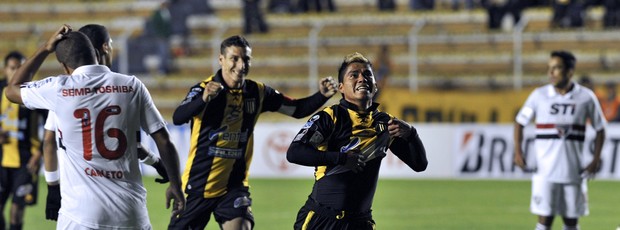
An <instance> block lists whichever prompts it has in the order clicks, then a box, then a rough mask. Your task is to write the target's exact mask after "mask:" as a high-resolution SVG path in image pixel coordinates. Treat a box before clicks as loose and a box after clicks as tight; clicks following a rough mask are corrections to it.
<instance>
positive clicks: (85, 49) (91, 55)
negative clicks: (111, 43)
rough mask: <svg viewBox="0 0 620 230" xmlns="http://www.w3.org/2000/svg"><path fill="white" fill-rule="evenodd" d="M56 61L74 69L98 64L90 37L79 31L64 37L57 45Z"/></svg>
mask: <svg viewBox="0 0 620 230" xmlns="http://www.w3.org/2000/svg"><path fill="white" fill-rule="evenodd" d="M56 59H58V62H60V63H63V64H65V65H66V66H67V67H69V68H72V69H76V68H77V67H80V66H83V65H92V64H96V63H97V58H96V57H95V48H93V45H92V44H91V43H90V40H89V39H88V37H86V35H84V33H82V32H79V31H72V32H69V33H66V34H65V35H63V38H62V40H60V41H59V42H58V44H57V45H56Z"/></svg>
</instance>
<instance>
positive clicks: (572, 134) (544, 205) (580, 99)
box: [514, 51, 607, 230]
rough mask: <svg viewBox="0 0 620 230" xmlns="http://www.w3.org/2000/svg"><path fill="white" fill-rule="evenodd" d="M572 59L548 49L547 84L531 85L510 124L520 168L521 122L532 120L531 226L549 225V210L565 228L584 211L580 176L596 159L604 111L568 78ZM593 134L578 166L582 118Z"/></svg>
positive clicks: (540, 229)
mask: <svg viewBox="0 0 620 230" xmlns="http://www.w3.org/2000/svg"><path fill="white" fill-rule="evenodd" d="M575 64H576V59H575V56H573V54H572V53H570V52H567V51H554V52H551V58H550V59H549V64H548V65H549V69H548V71H547V75H548V76H549V80H550V84H547V85H544V86H542V87H539V88H537V89H535V90H534V91H533V92H532V93H531V94H530V96H529V97H528V98H527V100H526V101H525V104H524V105H523V107H522V108H521V110H520V111H519V113H518V114H517V117H516V123H515V125H514V143H515V156H514V163H515V164H516V165H518V166H519V167H521V168H522V169H525V167H526V162H525V159H524V155H523V150H522V146H521V145H522V142H523V127H524V126H525V125H527V124H528V123H529V122H530V121H531V120H532V119H535V123H536V131H535V132H536V141H535V142H534V143H535V146H536V147H535V148H534V149H535V153H534V154H535V155H536V162H538V165H537V168H538V170H537V171H536V172H535V173H534V175H533V176H532V199H531V203H530V210H531V212H532V213H533V214H535V215H538V223H537V225H536V230H547V229H551V224H552V223H553V218H554V216H555V215H560V216H562V219H563V221H564V229H565V230H576V229H579V225H578V220H579V217H581V216H584V215H587V214H588V199H587V194H586V191H587V188H586V186H587V184H586V181H587V180H586V179H587V178H591V177H592V176H594V174H595V173H596V171H597V170H598V167H599V164H600V162H601V158H600V156H601V149H602V148H603V141H604V140H605V125H606V123H607V121H605V117H604V116H603V113H602V111H601V106H600V105H599V103H598V100H597V98H596V96H595V95H594V93H593V92H592V91H591V90H590V89H588V88H586V87H583V86H581V85H579V84H577V83H575V82H573V81H572V80H571V78H572V77H573V74H574V73H575ZM588 120H589V121H590V123H591V125H592V127H593V128H594V130H596V137H595V139H594V159H593V160H592V162H590V163H589V164H588V165H587V166H586V167H585V168H582V161H583V159H582V156H583V153H582V151H583V142H584V140H585V133H586V124H587V123H588Z"/></svg>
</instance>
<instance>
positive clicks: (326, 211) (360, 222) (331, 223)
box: [293, 198, 375, 230]
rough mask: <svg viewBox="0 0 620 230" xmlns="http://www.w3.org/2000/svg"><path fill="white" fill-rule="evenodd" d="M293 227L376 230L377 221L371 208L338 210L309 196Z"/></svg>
mask: <svg viewBox="0 0 620 230" xmlns="http://www.w3.org/2000/svg"><path fill="white" fill-rule="evenodd" d="M304 226H305V228H304ZM293 228H294V229H296V230H300V229H307V230H312V229H317V230H318V229H321V230H323V229H325V230H327V229H330V230H374V229H375V221H374V220H373V219H372V211H371V210H368V211H365V212H356V213H352V212H347V211H336V210H334V209H331V208H329V207H326V206H323V205H321V204H319V203H317V202H315V201H314V200H312V199H311V198H308V200H307V201H306V204H305V205H304V206H302V207H301V209H300V210H299V213H297V220H296V221H295V225H294V226H293Z"/></svg>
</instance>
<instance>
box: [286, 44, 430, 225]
mask: <svg viewBox="0 0 620 230" xmlns="http://www.w3.org/2000/svg"><path fill="white" fill-rule="evenodd" d="M338 81H339V84H338V90H339V91H340V93H342V97H343V98H342V99H341V100H340V103H339V104H335V105H332V106H330V107H327V108H325V109H324V110H323V111H320V112H318V113H316V114H315V115H314V116H312V117H311V118H310V120H308V122H307V123H306V124H305V125H304V126H303V127H302V129H301V131H299V133H298V134H297V136H295V138H294V139H293V143H291V146H290V147H289V149H288V151H287V153H286V158H287V159H288V161H289V162H291V163H295V164H299V165H305V166H313V167H315V174H314V175H315V182H314V187H313V188H312V192H311V193H310V196H308V200H307V201H306V203H305V205H304V206H303V207H302V208H301V209H300V210H299V213H298V214H297V220H296V221H295V225H294V227H293V228H294V229H303V230H306V229H308V230H309V229H316V230H323V229H343V230H344V229H350V230H366V229H368V230H371V229H375V222H374V220H373V219H372V212H371V206H372V200H373V198H374V195H375V190H376V187H377V181H378V179H379V168H380V167H381V160H382V159H383V158H384V157H385V156H386V154H387V150H388V149H390V150H391V151H392V152H393V153H394V155H396V156H397V157H398V158H399V159H401V160H402V161H403V162H404V163H405V164H407V166H409V167H410V168H411V169H412V170H413V171H416V172H422V171H424V170H426V167H427V165H428V160H427V159H426V150H425V148H424V145H423V144H422V140H420V137H419V136H418V132H417V131H416V129H415V128H414V127H413V126H412V125H409V124H407V123H406V122H404V121H402V120H400V119H398V118H396V117H394V116H392V115H390V114H388V113H385V112H381V111H379V110H378V109H377V108H378V106H379V104H378V103H375V102H373V97H374V94H375V93H376V92H377V91H378V89H377V84H376V80H375V77H374V73H373V70H372V65H371V63H370V62H369V61H368V59H367V58H366V57H364V56H363V55H361V54H360V53H357V52H356V53H353V54H349V55H347V56H346V57H345V58H344V60H343V62H342V64H341V65H340V68H339V69H338Z"/></svg>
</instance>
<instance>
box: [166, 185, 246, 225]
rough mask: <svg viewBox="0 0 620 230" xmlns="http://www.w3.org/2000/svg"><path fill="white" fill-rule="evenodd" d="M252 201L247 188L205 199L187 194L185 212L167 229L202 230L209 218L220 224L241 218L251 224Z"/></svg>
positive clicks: (171, 221) (172, 219) (171, 220)
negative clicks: (213, 218) (212, 217)
mask: <svg viewBox="0 0 620 230" xmlns="http://www.w3.org/2000/svg"><path fill="white" fill-rule="evenodd" d="M251 205H252V199H251V198H250V192H249V191H248V189H247V188H242V189H237V190H231V191H228V193H226V195H224V196H221V197H217V198H209V199H205V198H204V197H203V196H202V194H188V196H187V202H186V205H185V210H183V212H182V213H181V214H180V215H179V216H177V217H174V216H173V217H172V218H171V219H170V225H168V229H204V228H205V227H206V226H207V223H208V222H209V219H210V218H211V213H213V216H214V217H215V221H217V222H218V223H220V224H222V223H224V222H226V221H229V220H232V219H235V218H237V217H243V218H245V219H247V220H249V221H250V222H252V227H254V216H253V215H252V208H251Z"/></svg>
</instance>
